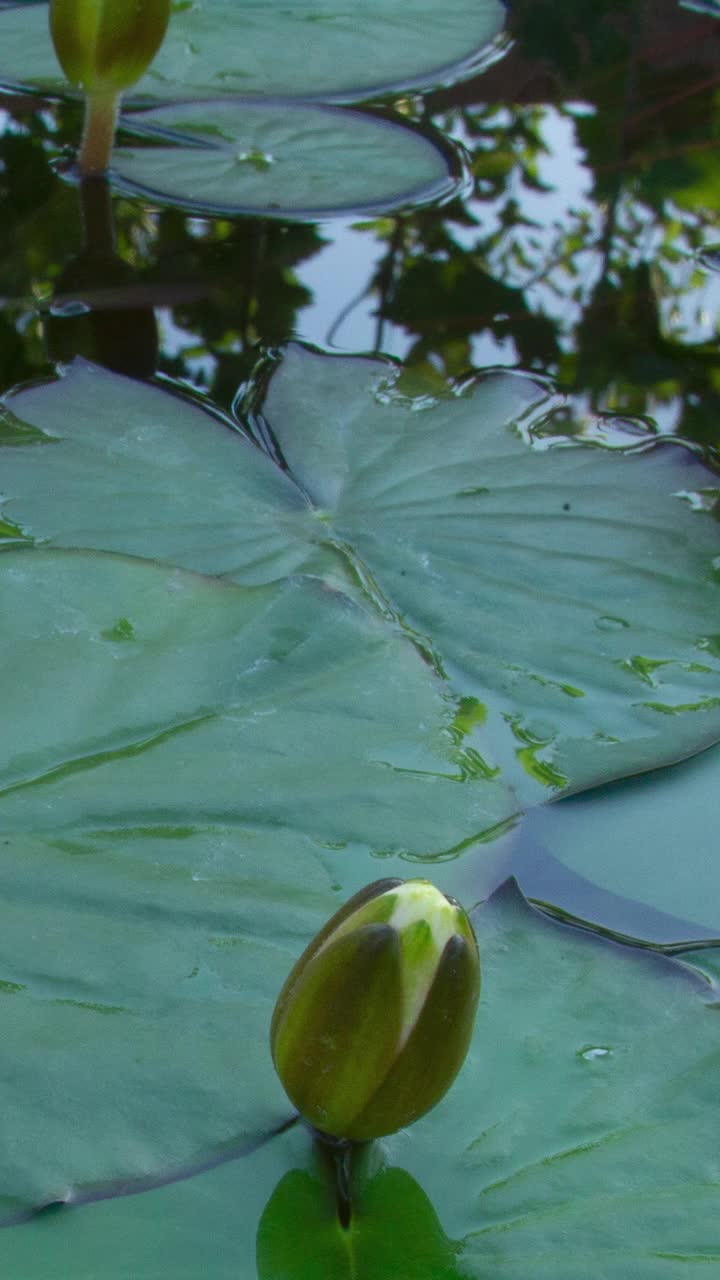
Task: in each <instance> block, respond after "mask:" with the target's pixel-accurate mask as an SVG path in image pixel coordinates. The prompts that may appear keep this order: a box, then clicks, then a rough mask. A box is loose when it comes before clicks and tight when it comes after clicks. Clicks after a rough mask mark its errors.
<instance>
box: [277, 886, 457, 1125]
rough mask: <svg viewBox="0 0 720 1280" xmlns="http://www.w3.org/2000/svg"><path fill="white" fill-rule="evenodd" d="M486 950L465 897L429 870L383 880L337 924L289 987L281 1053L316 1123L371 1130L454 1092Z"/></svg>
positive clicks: (280, 1005) (297, 1100)
mask: <svg viewBox="0 0 720 1280" xmlns="http://www.w3.org/2000/svg"><path fill="white" fill-rule="evenodd" d="M479 996H480V959H479V956H478V948H477V942H476V940H475V935H474V933H473V929H472V925H471V924H470V921H469V919H468V917H467V915H466V913H465V912H464V911H463V909H462V907H461V906H459V905H458V903H457V902H454V901H453V900H452V899H451V898H447V897H446V896H445V894H443V893H441V892H440V890H439V889H436V888H435V886H434V885H432V884H431V883H430V882H429V881H428V880H405V881H403V880H378V881H376V883H375V884H371V885H368V887H367V888H366V889H362V890H361V891H360V893H357V894H356V895H355V897H354V898H351V899H350V901H349V902H347V903H346V904H345V906H344V907H342V908H341V909H340V911H338V912H337V914H336V915H334V916H333V918H332V919H331V920H330V921H329V922H328V924H326V925H325V928H324V929H322V930H321V931H320V933H319V934H318V935H317V937H316V938H314V939H313V941H312V942H311V943H310V945H309V947H308V948H307V950H306V951H305V952H304V954H303V955H302V956H301V957H300V959H299V960H298V962H297V964H296V965H295V968H294V969H293V970H292V973H291V974H290V977H289V978H288V980H287V982H286V983H285V986H284V987H283V989H282V991H281V993H280V997H279V999H278V1002H277V1005H276V1006H275V1013H274V1015H273V1020H272V1028H271V1033H270V1037H271V1047H272V1054H273V1061H274V1063H275V1068H276V1070H277V1073H278V1075H279V1076H280V1079H281V1080H282V1083H283V1085H284V1086H285V1089H286V1091H287V1094H288V1096H289V1097H290V1099H291V1101H292V1102H293V1103H294V1105H295V1106H296V1107H297V1109H298V1111H299V1112H300V1113H301V1115H302V1116H303V1117H304V1119H305V1120H307V1121H309V1122H310V1124H312V1125H314V1126H315V1128H316V1129H319V1130H320V1131H321V1132H323V1133H326V1134H331V1135H333V1136H335V1137H338V1138H352V1139H355V1140H357V1141H366V1140H368V1139H370V1138H378V1137H381V1136H382V1134H385V1133H394V1132H395V1130H396V1129H402V1128H403V1127H404V1126H405V1125H408V1124H411V1123H412V1122H413V1121H414V1120H417V1119H418V1117H419V1116H422V1115H424V1114H425V1112H426V1111H429V1110H430V1108H431V1107H434V1106H435V1104H436V1103H437V1102H439V1101H440V1099H441V1098H442V1097H443V1095H444V1094H445V1093H446V1092H447V1090H448V1089H449V1087H450V1085H451V1084H452V1082H453V1080H454V1079H455V1077H456V1075H457V1073H458V1071H459V1070H460V1068H461V1066H462V1064H463V1061H464V1059H465V1055H466V1053H467V1049H468V1045H469V1044H470V1038H471V1036H472V1030H473V1024H474V1022H475V1013H476V1010H477V1004H478V999H479Z"/></svg>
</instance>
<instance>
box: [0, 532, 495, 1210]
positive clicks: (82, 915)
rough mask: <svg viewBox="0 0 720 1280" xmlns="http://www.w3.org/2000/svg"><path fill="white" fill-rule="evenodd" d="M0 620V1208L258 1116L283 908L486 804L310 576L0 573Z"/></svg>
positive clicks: (428, 845) (390, 668)
mask: <svg viewBox="0 0 720 1280" xmlns="http://www.w3.org/2000/svg"><path fill="white" fill-rule="evenodd" d="M0 612H1V613H2V616H3V619H4V622H3V633H2V637H1V639H0V661H1V663H2V669H3V673H4V704H3V736H2V747H1V748H0V861H1V862H2V881H3V903H4V906H3V918H2V930H1V931H0V1001H4V1002H6V1003H4V1005H3V1028H4V1045H5V1050H4V1053H3V1060H2V1066H1V1067H0V1096H1V1098H2V1112H3V1115H4V1116H5V1127H4V1148H3V1149H4V1156H3V1160H2V1162H1V1163H0V1204H2V1206H3V1207H4V1209H5V1211H7V1210H9V1209H12V1208H14V1207H22V1206H26V1205H28V1204H38V1203H39V1204H42V1203H45V1202H46V1201H48V1200H54V1199H65V1198H67V1197H68V1196H69V1197H70V1198H72V1196H73V1194H74V1193H75V1192H76V1190H77V1189H79V1190H80V1192H82V1189H83V1188H87V1186H88V1185H90V1186H92V1185H95V1184H96V1183H99V1182H100V1183H102V1182H105V1181H107V1180H108V1179H126V1178H137V1177H141V1176H146V1175H155V1174H157V1173H158V1172H161V1173H162V1172H163V1171H167V1170H170V1171H172V1170H174V1169H176V1168H177V1167H178V1166H182V1165H185V1164H187V1163H188V1162H190V1163H192V1162H193V1160H195V1159H197V1158H198V1157H199V1156H203V1155H205V1154H206V1153H207V1152H208V1151H210V1152H211V1153H212V1151H214V1150H216V1149H217V1148H218V1147H221V1146H222V1144H224V1143H228V1142H231V1141H233V1140H234V1139H235V1138H237V1136H238V1135H240V1136H243V1135H245V1136H247V1135H248V1134H252V1133H253V1132H255V1131H256V1130H257V1129H258V1127H259V1128H260V1129H261V1130H262V1129H263V1128H268V1127H269V1125H270V1124H271V1123H275V1122H276V1121H277V1119H278V1117H279V1118H280V1119H282V1117H283V1114H286V1113H287V1108H286V1107H285V1109H284V1105H285V1104H283V1096H282V1092H281V1090H280V1089H279V1086H278V1085H277V1084H276V1083H275V1080H274V1077H273V1075H272V1072H271V1069H270V1058H269V1048H268V1044H267V1035H268V1029H269V1021H270V1014H271V1010H272V1002H273V1000H274V998H275V996H276V995H277V993H278V991H279V989H280V986H281V985H282V981H283V980H284V977H285V975H286V973H287V971H288V970H289V968H290V965H291V963H292V960H293V958H294V955H295V954H296V950H297V948H296V945H295V944H296V940H297V938H298V935H299V933H300V932H301V931H303V930H304V927H305V922H306V921H307V919H308V912H309V911H311V910H312V909H314V910H315V912H316V915H319V916H320V917H321V918H322V917H323V916H324V915H325V914H330V912H331V911H332V910H333V909H334V908H335V907H336V906H337V905H338V903H339V901H341V900H342V897H340V896H339V895H342V896H344V895H345V894H347V893H348V892H349V891H350V890H354V889H355V888H356V887H358V884H363V883H366V882H367V881H368V880H371V879H373V878H375V877H376V876H379V875H382V874H384V873H385V872H386V871H387V870H389V869H390V868H392V870H394V871H395V872H396V873H397V870H398V869H404V870H405V871H406V872H407V871H408V870H409V868H408V867H407V863H404V862H403V861H402V855H404V854H408V853H410V854H417V855H426V854H429V855H430V856H435V855H437V854H439V853H440V854H441V853H443V852H445V849H446V847H447V846H452V845H455V844H457V843H459V842H462V841H463V840H464V839H465V838H466V837H470V838H472V837H473V836H474V835H475V834H476V833H477V831H478V830H481V829H482V828H483V827H484V826H492V825H494V824H495V823H496V822H497V820H498V817H499V816H505V815H506V814H507V812H508V809H509V808H512V804H513V801H512V798H511V797H510V796H509V795H508V793H507V791H506V789H505V788H504V787H503V786H502V784H501V783H499V782H497V781H495V780H493V781H485V782H480V781H471V782H467V783H466V782H462V781H460V778H459V772H458V769H457V766H456V764H455V762H454V760H453V755H454V744H453V740H452V737H451V735H450V733H449V731H448V725H449V723H450V720H451V716H452V707H451V705H450V704H448V702H447V700H446V699H445V697H444V696H443V695H442V686H441V685H440V682H439V681H438V680H437V678H436V677H435V676H434V675H433V673H432V672H431V671H430V670H429V668H428V667H427V665H426V664H424V663H423V662H422V661H421V659H420V658H419V656H418V655H417V653H416V651H415V650H414V648H413V646H412V645H410V644H408V643H407V641H406V640H405V639H404V638H403V637H399V636H397V635H394V634H393V633H392V632H391V631H389V630H388V628H387V627H385V626H384V625H383V624H381V623H379V622H378V621H377V620H375V619H374V618H372V617H369V616H367V615H366V614H364V613H363V611H362V610H361V609H360V608H359V607H358V606H357V605H354V604H352V603H351V602H350V601H349V600H348V599H347V598H346V597H344V596H341V595H339V594H338V593H337V592H334V591H330V590H328V589H327V588H326V587H325V586H324V585H323V584H322V583H320V582H318V581H315V580H310V581H307V580H299V581H292V580H291V581H289V582H287V583H284V584H282V585H280V586H279V587H274V586H271V587H264V588H255V589H244V588H240V587H236V586H234V585H231V584H228V583H224V582H221V581H218V580H217V579H210V578H203V577H199V576H196V575H193V574H188V573H184V572H182V571H180V570H174V569H168V568H167V567H164V566H159V565H155V564H153V563H151V562H148V561H141V560H131V559H125V558H123V557H119V556H115V555H109V554H106V553H87V552H80V551H77V552H73V551H65V552H62V551H55V552H53V551H40V550H34V549H29V550H24V551H6V552H4V553H3V554H2V555H0ZM406 770H407V771H406ZM371 853H375V854H379V853H382V854H384V855H386V857H385V859H384V860H383V861H382V863H378V862H375V861H374V860H373V858H372V857H371V856H369V855H370V854H371ZM392 855H394V856H392ZM255 1082H257V1088H255Z"/></svg>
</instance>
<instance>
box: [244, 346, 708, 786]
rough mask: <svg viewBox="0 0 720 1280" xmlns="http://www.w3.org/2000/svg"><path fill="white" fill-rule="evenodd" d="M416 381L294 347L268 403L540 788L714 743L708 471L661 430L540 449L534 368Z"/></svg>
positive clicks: (300, 459)
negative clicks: (662, 438) (531, 426)
mask: <svg viewBox="0 0 720 1280" xmlns="http://www.w3.org/2000/svg"><path fill="white" fill-rule="evenodd" d="M404 392H405V388H404V385H403V382H402V380H400V381H398V377H397V371H396V370H394V369H393V368H392V366H390V365H388V364H386V363H383V362H381V361H373V360H366V359H353V358H347V357H335V358H330V357H323V356H320V355H316V354H313V353H312V352H310V351H307V350H305V349H303V348H300V347H292V348H291V349H290V350H288V352H287V353H286V355H285V357H284V359H283V360H282V362H281V364H280V365H279V367H278V369H277V370H276V371H275V373H274V374H273V376H272V377H271V379H270V385H269V388H268V390H267V393H266V394H265V395H264V397H263V398H262V399H261V400H260V402H259V404H258V406H257V407H258V409H259V411H260V412H261V414H262V417H263V420H264V424H265V427H266V428H268V429H269V430H270V431H271V432H272V433H273V434H274V436H275V439H276V441H277V443H278V445H279V447H280V449H281V450H282V453H283V456H284V458H285V461H286V463H287V464H288V467H289V470H290V473H291V475H292V476H293V477H294V478H295V479H296V480H297V482H298V484H299V485H300V486H301V488H302V489H303V491H304V492H305V493H307V494H308V496H309V497H310V499H311V500H312V501H313V503H314V504H315V506H316V507H317V509H318V510H319V511H321V512H322V513H323V514H324V517H325V519H326V520H327V521H328V522H329V523H330V524H331V525H332V529H333V532H334V535H335V537H336V538H337V540H338V542H339V543H341V544H342V545H344V546H345V547H347V548H348V557H349V558H350V559H352V560H353V562H354V563H355V565H356V566H357V572H358V576H362V575H363V574H364V575H365V580H366V581H369V582H371V583H373V584H375V588H376V593H377V595H379V596H381V597H382V599H383V600H384V602H385V605H386V607H389V608H390V609H392V610H393V611H394V612H395V614H396V615H397V616H398V617H400V618H402V619H403V620H404V622H405V624H406V625H408V626H409V627H410V628H411V629H412V630H413V631H414V632H416V633H420V634H421V635H422V636H424V637H425V638H426V640H427V641H428V643H429V644H430V645H431V646H432V648H433V649H434V651H435V653H436V655H437V657H438V661H439V663H440V664H441V665H443V666H445V667H446V669H447V670H448V672H449V673H450V674H451V676H453V678H454V679H455V680H456V682H457V683H458V684H459V685H460V686H461V687H462V688H464V689H465V691H466V692H467V693H468V694H469V695H475V696H476V697H477V698H478V699H479V700H482V702H483V703H489V704H490V705H491V707H492V708H493V711H494V713H495V714H494V717H493V718H492V719H491V720H489V721H488V724H487V725H486V726H485V727H484V729H483V734H484V736H485V740H486V741H487V739H488V738H489V740H490V741H491V742H492V744H493V755H494V756H495V757H496V758H497V759H499V760H500V759H502V760H503V762H504V763H505V761H506V760H508V758H509V757H510V758H511V757H512V755H513V753H514V756H515V766H516V767H517V766H518V765H519V766H520V767H521V768H522V769H523V770H524V771H525V774H526V778H525V785H524V787H523V792H524V794H525V795H527V796H532V795H533V792H534V791H535V792H537V791H539V790H540V789H541V787H545V789H546V791H550V792H551V793H552V790H553V789H561V788H570V789H575V788H578V787H581V786H585V785H589V784H591V783H594V782H597V781H602V780H604V779H608V778H610V777H613V776H618V775H623V774H627V773H633V772H638V771H640V770H643V769H648V768H651V767H652V766H653V765H656V764H660V763H663V762H665V761H667V760H672V759H673V758H675V759H677V758H679V757H682V756H684V755H688V754H690V753H691V752H692V751H693V750H697V749H698V748H699V747H701V746H703V745H706V744H707V743H709V742H713V741H716V740H717V739H718V738H719V737H720V654H719V653H718V652H717V644H716V635H715V633H716V631H717V619H718V607H719V606H720V554H719V553H720V527H719V526H718V524H717V522H716V521H714V520H713V519H712V517H711V516H710V515H709V514H708V513H707V512H706V511H705V512H696V511H695V510H694V509H693V504H692V503H690V502H688V501H686V500H685V497H686V496H687V494H688V493H691V492H692V491H694V490H696V489H702V488H703V487H707V486H708V485H712V482H713V479H714V477H713V476H712V473H710V472H709V471H708V470H707V469H706V468H705V467H704V466H703V465H702V464H701V463H700V462H699V461H698V459H697V458H696V457H695V456H694V455H693V454H692V453H691V452H690V451H689V450H686V449H684V448H682V447H678V446H675V445H669V444H666V443H661V442H658V443H657V444H656V446H655V447H654V448H652V449H651V450H650V451H645V452H642V453H636V452H630V453H626V454H623V453H622V452H616V451H613V450H608V449H603V448H599V447H596V446H588V445H583V444H575V445H570V444H566V445H565V446H564V447H560V448H533V447H531V444H530V443H529V442H528V440H527V439H526V438H524V435H523V433H522V432H521V430H520V429H519V427H518V422H519V420H522V418H523V416H524V415H526V414H527V412H528V410H530V409H537V407H538V406H539V405H541V404H542V400H543V392H542V390H541V388H539V387H538V386H536V385H535V384H534V383H533V382H531V381H530V380H528V379H526V378H524V377H522V376H513V375H508V374H506V375H494V376H493V375H491V376H489V377H484V378H479V379H477V380H476V381H475V383H474V384H471V385H469V386H467V387H465V388H464V389H463V392H462V394H460V395H454V396H447V395H446V396H440V397H438V398H433V397H431V396H422V395H412V394H406V393H404ZM635 443H637V441H636V439H635ZM439 451H440V457H441V459H442V460H441V461H440V462H439V461H438V452H439ZM683 495H685V496H683ZM533 784H535V786H534V787H533Z"/></svg>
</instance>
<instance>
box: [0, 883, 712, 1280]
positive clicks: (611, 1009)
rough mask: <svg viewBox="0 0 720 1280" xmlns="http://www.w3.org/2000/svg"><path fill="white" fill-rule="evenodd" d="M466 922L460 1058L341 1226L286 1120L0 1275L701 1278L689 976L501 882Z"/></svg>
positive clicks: (110, 1278) (43, 1240)
mask: <svg viewBox="0 0 720 1280" xmlns="http://www.w3.org/2000/svg"><path fill="white" fill-rule="evenodd" d="M313 909H315V908H311V909H310V910H309V911H307V912H306V913H305V915H304V918H303V924H302V926H301V928H304V930H305V936H304V941H307V940H308V939H309V937H310V936H311V935H312V933H313V932H314V930H315V929H316V928H317V927H318V926H319V924H320V923H321V921H322V918H323V916H322V914H321V911H320V909H319V904H318V908H317V910H318V912H319V913H318V914H316V916H315V919H314V921H312V922H311V921H310V919H309V916H311V915H312V911H313ZM474 923H475V927H476V929H477V931H478V935H479V939H480V946H481V949H482V954H483V962H484V971H485V975H486V979H487V981H486V985H485V988H484V993H483V1000H482V1003H481V1008H480V1014H479V1018H478V1023H477V1028H476V1033H475V1038H474V1041H473V1045H472V1048H471V1051H470V1056H469V1058H468V1061H467V1063H466V1065H465V1067H464V1069H463V1071H462V1072H461V1074H460V1077H459V1079H458V1081H457V1082H456V1084H455V1086H454V1088H453V1089H452V1090H451V1092H450V1093H449V1094H448V1095H447V1097H446V1098H445V1099H444V1100H443V1102H442V1103H441V1104H440V1105H439V1106H438V1107H437V1109H436V1110H435V1111H434V1112H431V1113H430V1114H429V1115H428V1116H426V1117H425V1118H424V1119H422V1120H420V1121H419V1122H418V1123H417V1124H416V1125H414V1126H413V1127H412V1128H411V1129H409V1130H407V1131H406V1132H403V1133H400V1134H397V1135H394V1136H393V1137H392V1138H388V1139H385V1140H384V1142H383V1143H382V1144H378V1145H377V1146H376V1147H375V1148H374V1149H373V1151H372V1152H371V1153H370V1158H369V1167H368V1168H365V1169H364V1170H363V1169H361V1170H360V1171H359V1177H358V1179H357V1182H356V1195H355V1197H354V1199H355V1211H356V1212H355V1217H354V1219H353V1222H352V1224H351V1228H350V1231H349V1232H348V1233H342V1232H341V1231H340V1230H339V1229H338V1226H337V1222H336V1219H335V1216H334V1204H333V1197H332V1192H331V1187H330V1185H329V1184H328V1182H327V1180H326V1179H323V1177H322V1172H321V1169H320V1167H319V1165H318V1159H317V1155H316V1154H314V1153H313V1151H312V1149H311V1140H310V1136H309V1134H308V1133H307V1132H305V1131H304V1130H302V1129H301V1128H299V1127H298V1128H295V1129H293V1130H292V1131H290V1132H288V1133H285V1134H284V1135H283V1136H281V1137H277V1138H275V1139H273V1140H272V1141H271V1142H270V1143H269V1144H268V1145H267V1146H264V1147H263V1148H261V1149H260V1150H259V1151H258V1152H256V1153H255V1154H253V1155H252V1156H249V1157H248V1158H246V1159H240V1160H237V1161H234V1162H232V1163H229V1164H225V1165H224V1166H222V1167H221V1168H218V1169H215V1170H213V1171H210V1172H207V1173H203V1174H201V1175H200V1176H198V1177H196V1178H194V1179H192V1180H190V1181H185V1182H179V1183H177V1184H176V1185H174V1186H167V1187H164V1188H162V1189H160V1190H157V1191H154V1192H152V1194H150V1195H138V1196H134V1197H131V1198H127V1199H117V1200H113V1201H109V1202H107V1203H104V1204H95V1205H90V1206H88V1207H86V1208H79V1209H76V1210H73V1209H69V1210H60V1211H59V1212H57V1213H55V1214H52V1215H49V1216H43V1217H40V1218H38V1219H37V1220H36V1221H34V1222H32V1223H30V1224H29V1225H27V1226H23V1227H21V1228H17V1229H13V1230H10V1231H5V1232H2V1233H0V1260H1V1261H2V1263H3V1264H4V1268H5V1271H6V1273H7V1274H8V1275H13V1276H15V1275H17V1276H22V1277H23V1280H34V1278H35V1276H37V1277H38V1280H39V1278H40V1277H42V1280H65V1277H67V1276H69V1275H72V1276H73V1277H77V1280H90V1278H91V1277H93V1276H94V1275H96V1274H98V1273H101V1274H102V1275H103V1280H121V1278H123V1277H126V1276H135V1275H138V1276H140V1275H143V1276H155V1275H157V1276H158V1277H159V1276H161V1275H165V1274H168V1273H171V1274H172V1275H173V1276H174V1277H177V1280H196V1277H197V1276H198V1275H203V1277H207V1280H230V1277H233V1280H236V1277H237V1276H243V1277H244V1276H248V1277H250V1276H254V1275H255V1274H256V1273H257V1275H258V1277H259V1280H327V1277H328V1276H329V1275H332V1276H333V1280H351V1278H352V1277H360V1276H361V1277H362V1280H387V1278H388V1277H389V1276H393V1277H396V1276H397V1277H398V1278H399V1280H455V1278H456V1277H457V1280H459V1278H460V1277H462V1278H463V1280H476V1278H477V1280H487V1277H488V1276H493V1277H503V1278H507V1280H527V1276H528V1274H532V1275H533V1276H534V1277H535V1276H537V1277H538V1280H544V1278H545V1277H547V1280H577V1276H578V1258H580V1259H582V1273H583V1275H588V1276H593V1277H595V1276H602V1277H603V1280H628V1277H629V1276H630V1275H632V1278H633V1280H664V1277H666V1276H667V1275H669V1274H671V1275H672V1276H673V1280H686V1278H687V1280H690V1277H692V1276H694V1275H696V1274H697V1272H698V1268H701V1265H702V1264H704V1270H705V1271H707V1272H708V1274H710V1272H711V1270H712V1267H713V1264H715V1266H717V1264H718V1261H719V1260H720V1239H719V1238H718V1229H717V1214H716V1212H715V1209H716V1206H717V1202H718V1194H719V1193H720V1177H719V1174H718V1166H717V1142H716V1131H715V1126H714V1125H713V1124H712V1123H711V1117H712V1115H713V1114H714V1109H715V1106H716V1101H717V1088H716V1084H717V1073H718V1069H719V1068H720V1048H719V1047H718V1046H719V1042H718V1016H719V1015H718V1009H717V1007H715V994H716V993H715V991H714V990H713V988H711V987H710V986H709V984H707V982H706V981H704V980H701V979H700V978H699V977H698V976H697V975H695V974H693V972H692V970H691V969H690V967H689V965H687V964H684V963H681V962H679V961H676V960H673V959H670V958H666V957H663V956H659V955H656V954H654V953H650V952H645V951H641V950H637V949H627V948H623V947H620V946H617V945H616V944H613V943H610V942H605V941H603V940H601V939H597V938H593V937H591V936H590V935H589V934H587V933H582V932H579V931H575V930H570V929H567V928H566V927H564V926H562V925H557V924H555V923H553V922H551V921H549V920H547V919H546V918H544V917H542V916H541V915H539V914H538V913H536V912H534V911H532V910H531V909H530V908H529V907H528V906H527V904H526V903H525V902H524V901H523V900H522V899H521V898H520V896H519V894H518V893H517V892H516V891H515V890H514V889H513V888H512V886H506V887H505V888H504V889H503V890H501V891H500V892H499V893H498V894H496V895H495V896H494V897H493V898H492V899H491V900H490V901H489V902H487V903H486V904H484V905H483V906H482V907H481V908H480V909H478V910H477V911H476V912H475V915H474ZM302 945H303V940H302V939H297V951H298V952H299V951H300V950H301V949H302ZM706 954H707V953H705V952H701V953H698V954H697V959H698V961H699V962H701V961H702V960H703V958H704V956H705V955H706ZM695 958H696V957H693V959H695ZM14 998H15V997H7V999H14ZM383 1161H384V1162H385V1163H386V1164H387V1165H388V1166H389V1167H387V1168H382V1167H380V1168H379V1167H378V1166H379V1165H382V1163H383ZM299 1222H301V1223H302V1228H303V1229H302V1231H298V1230H297V1227H298V1223H299ZM256 1268H257V1272H256Z"/></svg>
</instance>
